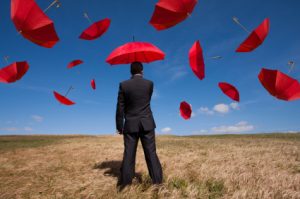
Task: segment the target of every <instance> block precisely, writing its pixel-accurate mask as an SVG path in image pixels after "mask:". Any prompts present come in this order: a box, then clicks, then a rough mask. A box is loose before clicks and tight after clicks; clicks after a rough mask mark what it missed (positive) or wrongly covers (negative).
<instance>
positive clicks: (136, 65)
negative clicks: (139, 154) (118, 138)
mask: <svg viewBox="0 0 300 199" xmlns="http://www.w3.org/2000/svg"><path fill="white" fill-rule="evenodd" d="M130 71H131V75H132V77H131V79H129V80H126V81H123V82H121V83H120V86H119V92H118V103H117V111H116V126H117V131H118V133H119V134H123V138H124V147H125V149H124V155H123V162H122V166H121V169H120V170H121V176H120V181H119V184H118V185H120V186H123V187H124V186H126V185H129V184H131V183H132V178H133V177H134V175H135V157H136V149H137V145H138V140H139V138H140V139H141V142H142V146H143V149H144V155H145V159H146V162H147V167H148V171H149V175H150V177H151V179H152V182H153V184H160V183H162V168H161V164H160V162H159V159H158V157H157V154H156V146H155V133H154V129H155V127H156V126H155V122H154V119H153V115H152V111H151V108H150V101H151V96H152V93H153V82H152V81H149V80H146V79H144V78H143V65H142V63H140V62H133V63H132V64H131V70H130ZM124 119H125V122H124Z"/></svg>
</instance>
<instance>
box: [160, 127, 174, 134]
mask: <svg viewBox="0 0 300 199" xmlns="http://www.w3.org/2000/svg"><path fill="white" fill-rule="evenodd" d="M160 131H161V132H162V133H170V132H171V131H172V129H171V128H170V127H165V128H163V129H161V130H160Z"/></svg>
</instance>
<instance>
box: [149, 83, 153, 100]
mask: <svg viewBox="0 0 300 199" xmlns="http://www.w3.org/2000/svg"><path fill="white" fill-rule="evenodd" d="M152 94H153V82H151V87H150V99H151V98H152Z"/></svg>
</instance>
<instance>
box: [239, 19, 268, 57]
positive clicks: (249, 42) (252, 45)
mask: <svg viewBox="0 0 300 199" xmlns="http://www.w3.org/2000/svg"><path fill="white" fill-rule="evenodd" d="M233 21H234V22H235V23H237V24H238V25H240V26H241V27H242V28H243V29H244V30H245V31H246V32H247V33H250V32H249V31H248V30H247V29H246V28H245V27H244V26H243V25H242V24H241V23H240V22H239V20H238V18H236V17H233ZM269 30H270V20H269V19H268V18H266V19H265V20H264V21H263V22H262V23H261V24H260V25H259V26H258V27H257V28H256V29H255V30H253V31H252V32H251V33H250V35H249V36H248V38H247V39H246V40H244V41H243V43H241V44H240V46H239V47H238V48H237V49H236V52H251V51H253V50H255V49H256V48H257V47H258V46H260V45H261V44H262V43H263V42H264V40H265V39H266V37H267V36H268V34H269Z"/></svg>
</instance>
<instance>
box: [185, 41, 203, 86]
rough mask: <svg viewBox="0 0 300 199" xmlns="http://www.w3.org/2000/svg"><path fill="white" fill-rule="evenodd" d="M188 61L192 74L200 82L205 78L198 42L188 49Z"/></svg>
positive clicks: (201, 53)
mask: <svg viewBox="0 0 300 199" xmlns="http://www.w3.org/2000/svg"><path fill="white" fill-rule="evenodd" d="M189 60H190V66H191V68H192V70H193V72H194V73H195V75H196V76H197V77H198V78H199V79H200V80H202V79H203V78H204V77H205V64H204V58H203V52H202V48H201V45H200V42H199V40H198V41H196V42H195V43H194V44H193V46H192V48H191V49H190V52H189Z"/></svg>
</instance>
